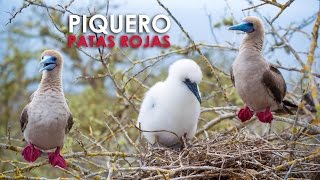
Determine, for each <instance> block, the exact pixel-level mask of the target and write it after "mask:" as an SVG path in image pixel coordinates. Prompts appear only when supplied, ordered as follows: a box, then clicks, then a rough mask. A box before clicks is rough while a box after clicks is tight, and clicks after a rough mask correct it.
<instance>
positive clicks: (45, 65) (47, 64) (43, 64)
mask: <svg viewBox="0 0 320 180" xmlns="http://www.w3.org/2000/svg"><path fill="white" fill-rule="evenodd" d="M39 66H40V70H39V72H42V71H44V70H47V71H51V70H53V69H54V68H55V67H56V66H57V58H56V57H54V56H43V57H42V60H41V61H40V63H39Z"/></svg>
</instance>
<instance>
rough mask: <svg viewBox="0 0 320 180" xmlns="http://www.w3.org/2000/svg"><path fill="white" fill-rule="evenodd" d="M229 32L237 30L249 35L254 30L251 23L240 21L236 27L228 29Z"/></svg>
mask: <svg viewBox="0 0 320 180" xmlns="http://www.w3.org/2000/svg"><path fill="white" fill-rule="evenodd" d="M229 30H238V31H243V32H246V33H251V32H253V31H254V30H255V29H254V27H253V24H252V23H250V22H246V21H242V22H241V23H240V24H237V25H234V26H231V27H229Z"/></svg>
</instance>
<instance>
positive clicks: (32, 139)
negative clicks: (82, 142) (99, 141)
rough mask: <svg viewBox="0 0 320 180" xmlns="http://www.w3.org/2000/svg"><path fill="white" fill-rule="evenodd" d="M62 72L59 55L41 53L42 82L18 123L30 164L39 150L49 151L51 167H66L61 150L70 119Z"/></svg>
mask: <svg viewBox="0 0 320 180" xmlns="http://www.w3.org/2000/svg"><path fill="white" fill-rule="evenodd" d="M62 69H63V58H62V56H61V55H60V53H59V52H57V51H54V50H46V51H44V52H43V53H42V55H41V61H40V72H42V78H41V82H40V85H39V87H38V89H37V90H36V91H35V92H34V93H33V94H32V95H31V99H30V100H31V101H30V103H29V104H27V105H26V106H25V108H24V109H23V111H22V114H21V117H20V124H21V130H22V132H23V135H24V139H25V140H26V141H27V143H28V145H27V146H26V147H25V148H24V150H23V152H22V155H23V157H24V159H25V160H27V161H28V162H33V161H35V160H36V159H37V158H38V157H39V156H41V152H42V151H48V152H49V153H48V155H49V162H50V164H52V165H53V166H60V167H62V168H66V161H65V160H64V158H63V157H62V156H61V154H60V150H61V148H62V146H63V141H64V136H65V135H66V134H67V133H68V132H69V131H70V129H71V127H72V125H73V118H72V114H71V112H70V110H69V107H68V105H67V101H66V99H65V97H64V93H63V88H62Z"/></svg>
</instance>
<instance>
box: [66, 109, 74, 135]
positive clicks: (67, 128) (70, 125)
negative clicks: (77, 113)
mask: <svg viewBox="0 0 320 180" xmlns="http://www.w3.org/2000/svg"><path fill="white" fill-rule="evenodd" d="M72 126H73V116H72V114H71V113H69V118H68V122H67V126H66V134H67V133H68V132H69V131H70V129H71V128H72Z"/></svg>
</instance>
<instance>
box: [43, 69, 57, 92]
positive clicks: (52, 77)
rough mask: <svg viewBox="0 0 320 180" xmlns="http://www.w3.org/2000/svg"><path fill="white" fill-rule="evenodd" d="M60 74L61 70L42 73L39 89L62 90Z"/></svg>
mask: <svg viewBox="0 0 320 180" xmlns="http://www.w3.org/2000/svg"><path fill="white" fill-rule="evenodd" d="M61 79H62V72H61V69H55V70H53V71H45V72H43V73H42V78H41V82H40V85H39V89H47V88H58V89H59V90H62V81H61Z"/></svg>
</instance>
